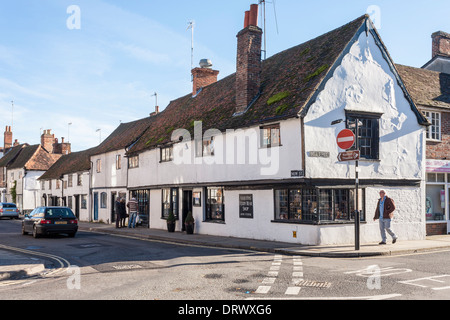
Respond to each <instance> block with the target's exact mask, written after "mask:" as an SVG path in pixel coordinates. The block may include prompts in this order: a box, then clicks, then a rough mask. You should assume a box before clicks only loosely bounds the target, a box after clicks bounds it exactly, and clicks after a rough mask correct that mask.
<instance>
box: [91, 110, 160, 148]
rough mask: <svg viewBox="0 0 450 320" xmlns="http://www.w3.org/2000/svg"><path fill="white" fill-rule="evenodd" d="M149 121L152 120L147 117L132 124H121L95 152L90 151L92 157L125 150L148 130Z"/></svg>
mask: <svg viewBox="0 0 450 320" xmlns="http://www.w3.org/2000/svg"><path fill="white" fill-rule="evenodd" d="M151 120H152V119H151V118H150V117H148V118H144V119H139V120H136V121H133V122H128V123H121V124H120V126H119V127H117V129H116V130H115V131H114V132H113V133H112V134H110V135H109V136H108V138H106V139H105V140H104V141H103V142H102V143H101V144H100V145H99V146H98V147H96V148H95V150H92V152H93V153H92V155H96V154H101V153H107V152H111V151H115V150H120V149H125V148H127V147H128V146H130V145H131V144H133V143H134V142H136V140H137V139H139V137H140V136H141V135H142V133H143V132H144V131H145V130H146V129H147V128H148V126H149V124H150V123H151Z"/></svg>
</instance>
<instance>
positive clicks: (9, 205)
mask: <svg viewBox="0 0 450 320" xmlns="http://www.w3.org/2000/svg"><path fill="white" fill-rule="evenodd" d="M0 206H1V207H3V208H16V205H15V204H14V203H4V204H2V205H0Z"/></svg>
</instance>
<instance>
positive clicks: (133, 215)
mask: <svg viewBox="0 0 450 320" xmlns="http://www.w3.org/2000/svg"><path fill="white" fill-rule="evenodd" d="M136 216H137V212H130V217H129V218H128V228H135V227H136Z"/></svg>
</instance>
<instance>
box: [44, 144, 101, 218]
mask: <svg viewBox="0 0 450 320" xmlns="http://www.w3.org/2000/svg"><path fill="white" fill-rule="evenodd" d="M94 150H95V148H93V149H89V150H85V151H81V152H74V153H70V154H67V155H63V156H62V157H61V158H60V159H59V160H58V161H57V162H55V163H54V164H53V165H52V166H51V167H50V168H49V169H48V170H47V171H46V172H45V173H44V174H43V175H42V176H41V177H40V178H39V181H40V204H39V205H41V206H68V207H69V208H71V209H72V210H73V212H74V213H75V215H76V216H77V218H79V219H80V220H83V221H89V216H90V212H91V202H90V199H89V194H90V183H91V179H90V177H91V174H90V171H91V162H90V155H91V154H92V153H93V152H94Z"/></svg>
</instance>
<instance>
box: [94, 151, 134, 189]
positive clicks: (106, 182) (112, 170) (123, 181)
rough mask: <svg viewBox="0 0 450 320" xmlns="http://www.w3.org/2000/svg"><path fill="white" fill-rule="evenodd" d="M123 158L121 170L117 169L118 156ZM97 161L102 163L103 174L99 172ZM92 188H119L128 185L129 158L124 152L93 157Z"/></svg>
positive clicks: (113, 152)
mask: <svg viewBox="0 0 450 320" xmlns="http://www.w3.org/2000/svg"><path fill="white" fill-rule="evenodd" d="M117 155H120V156H121V169H116V156H117ZM97 160H100V161H101V172H97ZM91 162H92V188H101V187H119V186H126V185H127V167H128V164H127V158H125V151H124V150H116V151H112V152H108V153H102V154H99V155H95V156H91Z"/></svg>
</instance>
